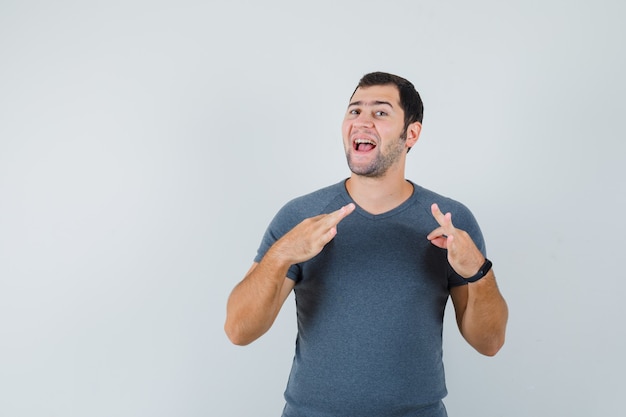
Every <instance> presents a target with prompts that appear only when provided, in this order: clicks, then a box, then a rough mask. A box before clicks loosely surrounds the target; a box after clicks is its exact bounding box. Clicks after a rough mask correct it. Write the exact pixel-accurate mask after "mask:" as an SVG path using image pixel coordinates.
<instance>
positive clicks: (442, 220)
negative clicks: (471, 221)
mask: <svg viewBox="0 0 626 417" xmlns="http://www.w3.org/2000/svg"><path fill="white" fill-rule="evenodd" d="M430 210H431V212H432V214H433V217H434V218H435V220H436V221H437V223H439V226H441V227H443V228H444V230H445V229H448V230H447V231H452V229H454V225H453V224H452V214H450V213H446V214H443V213H442V212H441V210H440V209H439V205H437V203H433V205H432V206H430Z"/></svg>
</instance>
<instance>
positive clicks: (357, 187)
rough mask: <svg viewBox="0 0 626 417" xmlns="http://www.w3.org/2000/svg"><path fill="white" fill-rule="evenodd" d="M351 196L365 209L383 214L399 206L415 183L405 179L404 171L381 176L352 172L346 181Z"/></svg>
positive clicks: (409, 194) (410, 192)
mask: <svg viewBox="0 0 626 417" xmlns="http://www.w3.org/2000/svg"><path fill="white" fill-rule="evenodd" d="M346 189H347V190H348V193H349V194H350V197H352V199H353V200H354V201H355V202H356V203H357V204H358V205H359V206H360V207H361V208H362V209H363V210H365V211H367V212H368V213H371V214H381V213H385V212H387V211H389V210H392V209H394V208H396V207H398V206H399V205H400V204H402V203H404V202H405V201H406V200H407V199H408V198H409V197H410V196H411V194H412V193H413V185H412V184H411V183H409V182H408V181H407V180H405V179H404V171H403V170H402V171H401V172H395V173H394V172H387V173H386V174H385V175H384V176H382V177H380V178H370V177H364V176H360V175H356V174H354V173H353V174H352V176H350V178H348V180H347V181H346Z"/></svg>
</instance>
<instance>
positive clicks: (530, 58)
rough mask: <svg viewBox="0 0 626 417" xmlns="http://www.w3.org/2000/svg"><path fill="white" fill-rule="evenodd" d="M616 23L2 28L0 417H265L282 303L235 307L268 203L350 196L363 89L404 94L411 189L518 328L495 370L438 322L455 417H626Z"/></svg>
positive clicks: (41, 14) (333, 10)
mask: <svg viewBox="0 0 626 417" xmlns="http://www.w3.org/2000/svg"><path fill="white" fill-rule="evenodd" d="M625 9H626V6H624V3H623V2H621V1H618V0H615V1H610V0H599V1H594V2H591V1H579V0H573V1H565V0H561V1H559V0H543V1H532V0H525V1H521V0H519V1H495V0H493V1H487V0H477V1H471V2H469V1H460V0H450V1H422V0H411V1H409V0H403V1H387V2H382V1H369V0H360V1H339V0H335V1H325V0H318V1H310V2H297V1H276V0H274V1H273V0H268V1H264V2H254V1H231V2H222V1H220V2H217V1H210V0H209V1H206V0H205V1H199V0H179V1H176V2H174V1H147V0H144V1H142V0H125V1H116V0H109V1H68V0H58V1H54V2H47V1H17V0H1V1H0V415H2V416H7V417H14V416H15V417H22V416H28V417H35V416H37V417H40V416H41V417H42V416H46V417H52V416H63V417H72V416H76V417H79V416H80V417H84V416H94V417H95V416H103V417H104V416H151V417H155V416H263V417H264V416H267V417H271V416H278V415H280V412H281V410H282V407H283V398H282V393H283V391H284V388H285V384H286V381H287V376H288V373H289V369H290V366H291V361H292V358H293V350H294V341H295V317H294V306H293V300H292V299H290V300H288V301H287V304H286V306H285V308H284V310H283V311H282V312H281V314H280V316H279V318H278V320H277V322H276V323H275V325H274V327H273V328H272V329H271V330H270V331H269V332H268V333H267V334H266V335H264V336H263V337H262V338H261V339H260V340H258V341H256V342H255V343H253V344H252V345H250V346H247V347H236V346H233V345H231V344H230V343H229V342H228V340H227V338H226V336H225V335H224V332H223V329H222V327H223V322H224V318H225V304H226V299H227V297H228V294H229V292H230V290H231V289H232V287H233V286H234V285H235V284H236V283H237V282H238V281H239V280H240V279H241V278H242V277H243V275H244V273H245V272H246V271H247V269H248V268H249V266H250V264H251V263H252V260H253V257H254V255H255V253H256V249H257V246H258V244H259V242H260V239H261V236H262V233H263V231H264V230H265V228H266V226H267V224H268V222H269V221H270V219H271V218H272V217H273V215H274V214H275V212H276V211H277V210H278V209H279V208H280V206H282V205H283V204H284V203H285V202H286V201H287V200H289V199H291V198H293V197H296V196H298V195H301V194H304V193H307V192H310V191H313V190H315V189H317V188H320V187H323V186H325V185H329V184H331V183H335V182H337V181H340V180H341V179H343V178H346V177H347V176H348V175H349V172H348V169H347V167H346V164H345V157H344V155H343V149H342V145H341V134H340V125H341V120H342V118H343V113H344V110H345V107H346V105H347V100H348V98H349V96H350V94H351V93H352V90H353V89H354V87H355V85H356V83H357V81H358V79H359V78H360V77H361V76H362V75H363V74H365V73H366V72H370V71H377V70H382V71H388V72H392V73H396V74H399V75H401V76H404V77H406V78H408V79H410V80H411V81H413V83H414V84H415V85H416V87H417V89H418V90H419V91H420V93H421V94H422V98H423V100H424V103H425V117H424V128H423V131H422V136H421V138H420V141H419V142H418V144H417V146H416V147H415V148H414V150H413V151H412V152H411V153H410V154H409V156H408V163H407V164H408V168H407V177H408V178H410V179H412V180H413V181H415V182H417V183H419V184H420V185H422V186H424V187H427V188H431V189H433V190H435V191H437V192H439V193H441V194H444V195H447V196H450V197H453V198H455V199H457V200H460V201H462V202H463V203H464V204H466V205H467V206H468V207H470V209H471V210H472V211H473V212H474V214H475V216H476V217H477V219H478V221H479V223H480V224H481V227H482V229H483V233H484V235H485V238H486V241H487V247H488V252H489V256H490V258H491V259H492V260H493V262H494V265H495V266H494V268H495V271H496V274H497V277H498V279H499V284H500V288H501V290H502V292H503V294H504V295H505V297H506V299H507V301H508V303H509V307H510V322H509V327H508V340H507V343H506V345H505V347H504V348H503V349H502V351H501V352H500V353H499V354H498V355H497V356H496V357H495V358H486V357H482V356H480V355H479V354H478V353H476V352H474V351H473V350H472V348H471V347H470V346H469V345H467V344H466V343H465V342H464V341H463V340H462V338H461V336H460V335H459V333H458V330H457V329H456V325H455V324H454V320H453V318H452V314H447V316H446V323H445V332H444V351H445V353H444V355H445V357H444V360H445V365H446V370H447V383H448V389H449V395H448V397H447V398H446V399H445V403H446V405H447V408H448V411H449V414H450V415H451V416H463V417H472V416H506V417H526V416H572V417H574V416H575V417H588V416H610V415H613V416H615V415H620V414H621V413H622V412H623V407H622V406H621V405H622V403H623V399H622V398H621V395H623V392H624V389H625V388H626V383H625V382H624V380H623V374H624V372H625V371H626V366H625V361H624V351H625V350H626V341H625V337H624V336H625V335H624V325H623V318H624V316H625V313H626V308H625V307H624V304H623V298H624V296H623V295H624V290H625V289H626V285H625V284H624V272H623V271H624V266H623V262H624V258H625V251H624V248H625V245H624V236H625V232H626V229H625V226H624V212H625V210H626V201H625V199H626V197H625V193H624V182H623V180H624V178H625V174H626V172H625V171H626V170H625V168H624V163H625V162H626V161H625V157H624V144H623V142H624V141H625V140H626V137H625V136H626V135H625V134H624V128H623V120H624V115H625V114H626V105H625V101H624V95H625V93H626V82H625V81H624V74H625V73H626V58H625V57H626V55H625V54H624V40H625V39H626V29H625V26H624V19H625V18H626V13H625Z"/></svg>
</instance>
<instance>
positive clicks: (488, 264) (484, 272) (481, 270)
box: [465, 258, 493, 282]
mask: <svg viewBox="0 0 626 417" xmlns="http://www.w3.org/2000/svg"><path fill="white" fill-rule="evenodd" d="M492 266H493V264H492V263H491V261H490V260H489V259H487V258H485V262H484V263H483V264H482V266H481V267H480V268H479V269H478V272H477V273H476V274H474V275H472V276H471V277H467V278H465V281H467V282H476V281H478V280H479V279H482V278H484V277H485V275H487V273H489V271H490V270H491V267H492Z"/></svg>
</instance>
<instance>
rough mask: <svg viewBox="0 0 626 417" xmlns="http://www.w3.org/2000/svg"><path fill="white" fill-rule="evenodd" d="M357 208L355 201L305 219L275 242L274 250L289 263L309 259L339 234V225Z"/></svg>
mask: <svg viewBox="0 0 626 417" xmlns="http://www.w3.org/2000/svg"><path fill="white" fill-rule="evenodd" d="M354 209H355V206H354V203H350V204H347V205H345V206H343V207H341V208H340V209H339V210H336V211H333V212H332V213H328V214H320V215H319V216H315V217H310V218H308V219H304V220H303V221H302V222H300V223H299V224H298V225H296V226H295V227H294V228H293V229H291V230H290V231H289V232H287V233H286V234H285V235H284V236H283V237H281V238H280V239H279V240H277V241H276V243H274V245H273V247H272V251H273V252H274V254H275V255H276V256H278V257H279V258H280V259H282V260H283V261H284V262H286V263H288V264H289V265H293V264H296V263H299V262H304V261H308V260H309V259H311V258H313V257H314V256H316V255H317V254H318V253H320V252H321V251H322V249H323V248H324V246H326V244H327V243H328V242H330V241H331V240H332V239H333V238H334V237H335V235H336V234H337V225H338V224H339V222H340V221H342V220H343V219H344V218H345V217H346V216H348V215H349V214H350V213H352V212H353V211H354Z"/></svg>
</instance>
